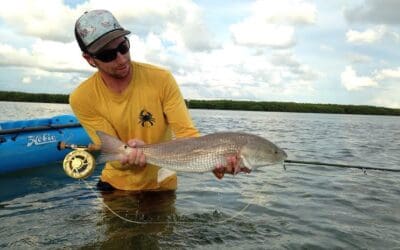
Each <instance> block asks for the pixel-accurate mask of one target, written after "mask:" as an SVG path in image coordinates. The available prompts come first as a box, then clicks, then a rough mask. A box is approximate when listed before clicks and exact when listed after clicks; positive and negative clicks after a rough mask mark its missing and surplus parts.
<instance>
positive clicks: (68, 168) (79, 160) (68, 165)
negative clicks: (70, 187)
mask: <svg viewBox="0 0 400 250" xmlns="http://www.w3.org/2000/svg"><path fill="white" fill-rule="evenodd" d="M95 167H96V162H95V160H94V157H93V156H92V155H91V154H90V153H89V152H87V151H85V150H83V149H76V150H73V151H71V152H69V153H68V154H67V155H66V156H65V158H64V162H63V168H64V172H65V173H66V174H67V175H68V176H70V177H72V178H74V179H84V178H87V177H89V176H90V175H91V174H92V173H93V171H94V169H95Z"/></svg>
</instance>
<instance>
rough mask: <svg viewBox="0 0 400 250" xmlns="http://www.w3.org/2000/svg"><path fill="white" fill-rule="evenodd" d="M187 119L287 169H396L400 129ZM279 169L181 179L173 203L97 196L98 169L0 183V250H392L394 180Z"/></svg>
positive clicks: (213, 113) (348, 122)
mask: <svg viewBox="0 0 400 250" xmlns="http://www.w3.org/2000/svg"><path fill="white" fill-rule="evenodd" d="M65 113H71V111H70V109H69V107H68V105H62V104H50V105H49V104H37V103H35V104H32V103H29V104H27V103H10V102H0V121H1V120H12V119H29V118H38V117H48V116H53V115H59V114H65ZM191 114H192V117H193V119H194V121H195V123H196V125H197V126H198V128H199V129H200V130H201V132H202V133H204V134H206V133H210V132H215V131H224V130H230V131H246V132H252V133H256V134H259V135H262V136H264V137H266V138H268V139H270V140H271V141H273V142H275V143H276V144H277V145H279V146H280V147H282V148H283V149H285V151H286V152H287V153H288V155H289V159H292V160H303V161H307V160H313V161H322V162H328V163H342V164H346V163H347V164H352V165H363V166H372V167H385V168H395V169H399V168H400V156H399V153H398V152H400V129H399V128H400V126H399V124H400V117H385V116H360V115H330V114H295V113H270V112H244V111H217V110H191ZM0 150H2V149H0ZM286 168H287V169H286V171H285V170H284V169H283V168H282V167H281V166H276V167H269V168H260V169H258V170H257V171H254V172H253V173H251V174H247V175H246V174H240V175H237V176H234V177H232V176H226V177H225V178H224V179H223V180H221V181H218V180H216V178H215V177H214V176H213V175H212V174H208V173H207V174H179V187H178V190H177V191H176V192H175V193H141V194H132V193H129V192H121V191H119V192H112V193H100V192H98V191H97V190H93V189H92V188H93V187H94V185H95V183H96V182H97V180H98V176H99V174H100V171H101V166H100V167H98V168H97V170H96V171H95V173H94V174H93V175H92V176H91V177H90V178H88V179H87V180H86V183H84V182H81V181H77V180H73V179H71V178H69V177H67V176H66V175H65V174H64V173H63V171H62V167H61V163H53V164H49V165H46V166H42V167H39V168H34V169H28V170H24V171H20V172H16V173H10V174H5V175H0V221H1V224H0V248H7V249H8V248H22V249H26V248H40V249H46V248H48V249H54V248H65V247H66V248H84V249H98V248H116V249H117V248H123V249H126V248H145V249H149V248H150V249H154V248H174V249H176V248H179V249H180V248H200V249H215V248H219V249H227V248H235V249H237V248H239V249H260V248H261V249H276V248H285V249H286V248H288V249H299V248H306V249H308V248H326V249H332V248H342V249H348V248H350V249H358V248H360V249H365V248H368V249H398V248H399V247H400V199H399V198H400V178H399V177H400V174H399V173H390V172H381V171H367V173H366V174H364V173H363V172H362V171H361V170H357V169H341V168H339V169H338V168H332V167H321V166H318V167H317V166H310V165H306V166H304V165H303V166H301V165H296V164H287V166H286ZM106 206H108V207H110V208H111V209H112V210H113V211H114V212H116V213H117V214H118V215H120V216H122V217H123V218H125V220H123V219H121V218H119V217H117V216H116V215H115V214H113V213H112V212H110V210H109V209H107V207H106ZM126 220H131V221H141V222H146V223H147V224H137V223H132V222H128V221H126ZM149 222H151V223H149Z"/></svg>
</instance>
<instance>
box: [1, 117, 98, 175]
mask: <svg viewBox="0 0 400 250" xmlns="http://www.w3.org/2000/svg"><path fill="white" fill-rule="evenodd" d="M60 142H69V143H74V144H80V145H87V144H89V143H91V140H90V138H89V136H88V135H87V133H86V131H85V130H84V129H83V127H82V126H81V124H80V123H79V122H78V120H77V119H76V117H75V116H73V115H59V116H54V117H50V118H40V119H32V120H18V121H3V122H0V174H1V173H7V172H13V171H17V170H20V169H25V168H34V167H38V166H42V165H45V164H48V163H52V162H56V161H60V160H63V159H64V157H65V155H67V154H68V153H69V152H70V151H71V149H64V150H60V149H58V145H59V143H60Z"/></svg>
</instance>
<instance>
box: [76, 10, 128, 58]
mask: <svg viewBox="0 0 400 250" xmlns="http://www.w3.org/2000/svg"><path fill="white" fill-rule="evenodd" d="M129 33H131V32H130V31H129V30H126V29H124V28H122V27H121V25H120V24H119V23H118V21H117V19H116V18H115V17H114V16H113V14H111V12H109V11H107V10H92V11H88V12H85V13H84V14H83V15H82V16H81V17H79V19H78V20H77V21H76V23H75V37H76V40H77V41H78V44H79V47H80V48H81V50H82V51H84V52H88V53H90V54H96V53H97V52H98V51H100V50H101V49H102V48H103V47H104V46H106V45H107V44H108V43H109V42H111V41H112V40H114V39H115V38H118V37H121V36H125V35H127V34H129Z"/></svg>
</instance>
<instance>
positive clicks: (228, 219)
mask: <svg viewBox="0 0 400 250" xmlns="http://www.w3.org/2000/svg"><path fill="white" fill-rule="evenodd" d="M79 180H80V181H81V182H83V184H85V185H86V187H87V188H88V189H89V190H90V191H91V192H92V193H93V194H94V195H95V197H96V199H97V200H98V201H99V202H100V203H101V204H103V205H104V206H105V207H106V208H107V210H108V211H110V212H111V213H112V214H113V215H115V216H116V217H118V218H120V219H121V220H123V221H125V222H129V223H133V224H138V225H146V224H198V223H201V224H206V223H207V224H222V223H226V222H228V221H231V220H233V219H235V218H237V217H238V216H240V215H241V214H242V213H243V212H244V211H245V210H246V209H247V208H248V207H249V206H250V205H251V203H250V202H248V203H247V204H246V206H244V207H243V208H242V209H241V210H239V211H238V212H237V213H236V214H234V215H232V216H231V217H228V218H226V219H223V220H219V221H211V222H196V221H135V220H131V219H128V218H126V217H124V216H122V215H120V214H118V213H117V212H115V211H114V210H113V209H112V208H111V207H110V206H108V205H107V204H106V203H105V202H104V201H103V199H102V198H101V197H100V196H99V195H98V192H96V190H94V188H93V187H92V186H91V185H89V183H88V182H87V181H86V180H84V179H79Z"/></svg>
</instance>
